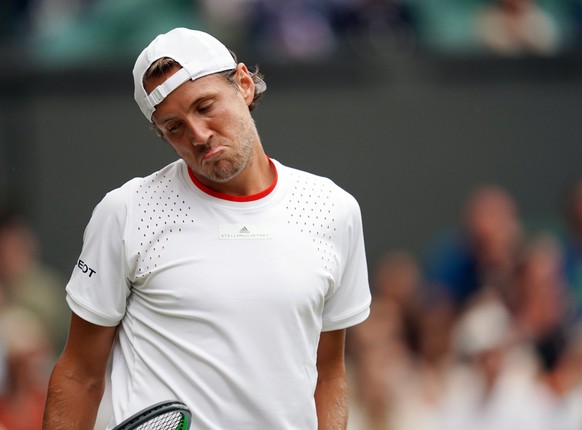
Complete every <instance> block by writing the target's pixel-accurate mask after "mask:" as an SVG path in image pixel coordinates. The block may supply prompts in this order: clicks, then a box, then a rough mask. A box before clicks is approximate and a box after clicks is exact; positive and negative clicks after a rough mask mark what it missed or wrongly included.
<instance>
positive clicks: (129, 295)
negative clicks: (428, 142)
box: [43, 28, 370, 430]
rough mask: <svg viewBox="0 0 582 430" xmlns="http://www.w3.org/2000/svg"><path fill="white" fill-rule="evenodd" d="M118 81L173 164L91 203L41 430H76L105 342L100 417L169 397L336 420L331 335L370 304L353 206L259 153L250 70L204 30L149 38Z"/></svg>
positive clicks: (89, 402)
mask: <svg viewBox="0 0 582 430" xmlns="http://www.w3.org/2000/svg"><path fill="white" fill-rule="evenodd" d="M133 75H134V82H135V100H136V102H137V104H138V105H139V107H140V109H141V111H142V112H143V114H144V116H145V117H146V119H147V120H148V121H149V122H150V123H151V124H153V127H154V128H155V129H156V130H157V132H158V133H159V135H160V136H161V137H162V139H163V140H165V141H166V142H168V143H169V144H170V145H171V146H172V148H173V149H174V150H175V151H176V153H177V154H178V156H179V159H178V160H177V161H175V162H173V163H171V164H170V165H168V166H166V167H164V168H162V169H161V170H159V171H158V172H155V173H153V174H151V175H150V176H147V177H144V178H135V179H132V180H130V181H129V182H127V183H126V184H125V185H123V186H121V187H120V188H118V189H116V190H113V191H111V192H110V193H108V194H107V195H106V196H105V197H104V198H103V200H102V201H101V202H100V203H99V204H98V205H97V206H96V208H95V210H94V212H93V215H92V217H91V220H90V222H89V224H88V226H87V228H86V231H85V234H84V243H83V248H82V251H81V255H80V257H79V260H78V261H77V262H76V264H75V267H74V271H73V273H72V276H71V279H70V281H69V283H68V284H67V302H68V304H69V306H70V308H71V309H72V312H73V314H72V323H71V327H70V333H69V339H68V342H67V345H66V347H65V349H64V351H63V353H62V355H61V357H60V358H59V360H58V362H57V363H56V365H55V367H54V369H53V372H52V375H51V380H50V384H49V389H48V399H47V404H46V408H45V416H44V427H43V428H44V429H45V430H66V429H75V430H83V429H92V428H93V425H94V421H95V416H96V413H97V410H98V407H99V404H100V400H101V396H102V393H103V389H104V380H105V377H106V373H107V368H108V360H109V358H110V354H111V353H112V357H111V367H112V369H111V375H110V376H111V384H112V398H113V417H112V419H111V422H110V425H109V428H111V427H113V426H114V425H116V424H118V423H119V422H121V421H122V420H123V419H125V418H127V417H128V416H131V415H132V414H134V413H135V412H137V411H139V410H141V409H144V408H145V407H147V406H149V405H152V404H155V403H158V402H160V401H163V400H172V399H175V400H180V401H183V402H184V403H186V404H187V405H188V407H189V408H190V409H191V411H192V428H193V429H197V430H204V429H207V430H211V429H212V430H225V429H236V430H242V429H248V430H258V429H268V430H274V429H277V430H280V429H296V430H309V429H333V430H338V429H345V427H346V421H347V405H346V403H347V401H346V381H345V374H344V343H345V332H346V328H348V327H350V326H353V325H355V324H358V323H360V322H362V321H363V320H364V319H366V317H367V316H368V314H369V305H370V292H369V287H368V279H367V269H366V258H365V252H364V241H363V234H362V222H361V214H360V209H359V206H358V204H357V202H356V200H355V199H354V198H353V197H352V196H351V195H349V194H348V193H347V192H345V191H344V190H342V189H340V188H339V187H338V186H336V185H335V184H334V183H333V182H332V181H331V180H329V179H326V178H323V177H319V176H315V175H313V174H310V173H305V172H302V171H299V170H296V169H293V168H290V167H287V166H285V165H283V164H281V163H280V162H278V161H276V160H273V159H271V158H269V157H268V156H267V155H266V154H265V152H264V149H263V146H262V144H261V140H260V138H259V135H258V133H257V129H256V128H255V124H254V121H253V119H252V116H251V111H252V109H253V108H254V107H255V105H256V103H257V101H258V98H259V97H260V96H261V94H262V93H263V91H264V90H265V88H266V85H265V82H264V81H263V80H262V79H261V77H260V76H259V74H258V73H257V72H256V71H255V72H254V73H251V72H249V70H248V69H247V67H246V66H245V64H243V63H237V62H236V60H235V59H234V58H233V55H232V54H231V53H230V52H229V50H228V49H227V48H226V47H225V46H224V45H223V44H222V43H221V42H219V41H218V40H216V39H215V38H214V37H212V36H210V35H208V34H206V33H203V32H199V31H194V30H189V29H184V28H178V29H174V30H172V31H170V32H168V33H166V34H163V35H160V36H158V37H157V38H156V39H155V40H154V41H153V42H152V43H151V44H150V45H149V46H148V47H147V48H145V50H144V51H143V52H142V53H141V54H140V55H139V57H138V59H137V61H136V63H135V67H134V69H133Z"/></svg>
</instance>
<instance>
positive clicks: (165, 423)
mask: <svg viewBox="0 0 582 430" xmlns="http://www.w3.org/2000/svg"><path fill="white" fill-rule="evenodd" d="M191 419H192V414H191V412H190V409H188V407H187V406H186V405H185V404H184V403H182V402H177V401H166V402H161V403H157V404H155V405H152V406H150V407H148V408H145V409H144V410H143V411H141V412H138V413H137V414H135V415H133V416H131V417H129V418H128V419H126V420H125V421H123V422H122V423H121V424H119V425H118V426H116V427H115V428H114V429H113V430H188V429H189V428H190V421H191Z"/></svg>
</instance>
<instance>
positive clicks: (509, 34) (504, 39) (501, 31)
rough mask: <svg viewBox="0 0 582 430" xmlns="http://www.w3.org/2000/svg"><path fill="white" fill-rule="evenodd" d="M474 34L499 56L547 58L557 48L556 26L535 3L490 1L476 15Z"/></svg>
mask: <svg viewBox="0 0 582 430" xmlns="http://www.w3.org/2000/svg"><path fill="white" fill-rule="evenodd" d="M476 32H477V38H478V40H479V41H480V43H481V45H482V46H483V47H484V48H485V49H487V50H489V51H490V52H493V53H495V54H499V55H506V56H519V55H524V54H534V55H549V54H554V53H556V52H557V51H558V49H559V48H560V40H559V29H558V26H557V24H556V22H555V21H554V19H553V18H552V16H551V15H550V14H548V13H547V12H546V11H545V10H544V9H543V8H541V7H540V6H539V5H538V4H537V2H536V0H492V1H491V2H490V4H488V5H487V6H485V7H483V8H482V9H481V10H480V11H479V13H478V16H477V23H476Z"/></svg>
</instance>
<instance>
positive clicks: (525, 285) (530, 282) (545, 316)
mask: <svg viewBox="0 0 582 430" xmlns="http://www.w3.org/2000/svg"><path fill="white" fill-rule="evenodd" d="M562 266H563V264H562V253H561V250H560V247H559V243H558V241H557V239H556V238H555V237H554V236H551V235H549V234H545V235H541V236H539V237H535V238H534V239H532V241H531V243H530V244H528V246H527V247H525V249H524V251H523V256H522V257H521V259H520V264H519V265H518V268H517V271H516V276H515V278H516V281H515V285H514V287H513V296H512V298H511V300H510V304H511V307H512V312H513V314H514V316H515V323H516V328H517V329H518V330H519V332H520V335H521V336H523V337H524V339H525V340H527V341H528V342H531V343H532V344H533V345H535V347H536V348H537V351H538V353H539V354H540V355H542V356H543V355H545V354H553V351H552V349H553V348H554V347H555V342H554V339H555V338H556V336H558V337H559V336H561V335H562V333H563V331H564V330H565V329H566V321H567V301H566V292H567V287H566V282H565V279H564V276H563V272H562Z"/></svg>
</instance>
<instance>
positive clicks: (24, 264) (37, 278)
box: [0, 213, 70, 352]
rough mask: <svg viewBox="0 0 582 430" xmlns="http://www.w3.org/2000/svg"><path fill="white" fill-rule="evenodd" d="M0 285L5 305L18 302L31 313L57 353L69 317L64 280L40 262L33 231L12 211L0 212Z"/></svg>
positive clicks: (65, 332)
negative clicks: (44, 330)
mask: <svg viewBox="0 0 582 430" xmlns="http://www.w3.org/2000/svg"><path fill="white" fill-rule="evenodd" d="M0 285H2V287H3V291H2V294H3V299H4V300H3V301H4V306H9V305H19V306H23V307H25V308H27V309H29V310H31V311H32V312H34V313H35V314H36V315H37V316H38V317H39V318H40V319H41V321H42V324H43V325H44V326H45V327H46V328H47V330H48V335H49V336H50V341H51V342H52V345H53V346H54V348H55V350H56V351H59V352H60V350H61V349H62V347H63V346H64V343H65V340H66V336H67V329H68V325H69V318H70V317H69V315H70V310H69V309H68V306H67V304H66V302H65V283H64V282H63V281H62V279H61V277H60V275H59V274H58V273H57V272H56V271H55V270H53V269H52V268H50V267H48V266H47V265H46V264H44V263H43V262H42V261H41V259H40V250H39V244H38V241H37V237H36V235H35V233H34V231H33V230H32V228H31V227H30V225H28V223H27V222H26V221H25V220H24V219H23V218H22V217H21V216H19V215H17V214H14V213H3V214H0ZM0 309H1V308H0Z"/></svg>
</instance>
